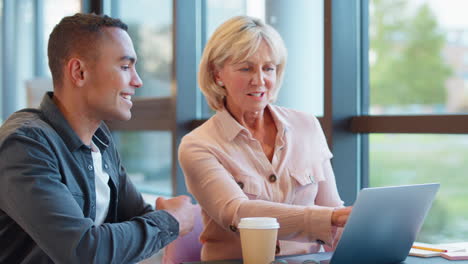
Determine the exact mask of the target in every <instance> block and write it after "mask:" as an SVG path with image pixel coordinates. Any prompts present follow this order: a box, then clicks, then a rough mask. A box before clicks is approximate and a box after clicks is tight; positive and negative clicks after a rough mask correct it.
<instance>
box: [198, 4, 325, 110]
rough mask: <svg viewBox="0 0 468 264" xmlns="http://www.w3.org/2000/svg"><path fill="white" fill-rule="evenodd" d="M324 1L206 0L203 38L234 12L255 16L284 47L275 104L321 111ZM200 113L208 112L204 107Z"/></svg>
mask: <svg viewBox="0 0 468 264" xmlns="http://www.w3.org/2000/svg"><path fill="white" fill-rule="evenodd" d="M323 10H324V3H323V1H308V0H298V1H295V2H294V4H293V5H292V4H291V3H288V2H287V1H286V2H285V1H282V0H259V1H246V0H237V1H229V3H228V4H227V3H226V1H220V0H208V1H207V10H206V12H207V16H206V20H207V22H206V24H207V28H206V30H207V34H206V39H205V41H206V40H208V38H209V37H210V36H211V34H212V33H213V32H214V30H215V29H216V28H217V27H218V26H219V25H220V24H221V23H223V22H224V21H226V20H227V19H229V18H231V17H233V16H236V15H249V16H253V17H257V18H260V19H262V20H263V21H265V22H266V23H268V24H270V25H271V26H273V27H274V28H276V30H278V32H279V33H280V34H281V36H282V38H283V39H284V41H285V44H286V48H287V49H288V62H287V65H286V71H285V77H284V81H283V85H282V88H281V91H280V93H279V95H278V101H277V102H276V104H278V105H281V106H285V107H290V108H294V109H296V110H300V111H305V112H308V113H312V114H314V115H317V116H323V114H324V103H323V102H324V92H323V91H324V89H323V87H324V52H323V51H324V12H323ZM204 114H205V115H204V117H209V116H210V115H211V114H212V113H211V112H210V111H207V110H205V111H204Z"/></svg>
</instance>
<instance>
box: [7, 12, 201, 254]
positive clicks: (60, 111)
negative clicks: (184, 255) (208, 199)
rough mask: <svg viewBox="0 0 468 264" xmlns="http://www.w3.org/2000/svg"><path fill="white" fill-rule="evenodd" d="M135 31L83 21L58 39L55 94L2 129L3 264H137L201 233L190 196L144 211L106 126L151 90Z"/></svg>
mask: <svg viewBox="0 0 468 264" xmlns="http://www.w3.org/2000/svg"><path fill="white" fill-rule="evenodd" d="M126 30H127V26H126V25H125V24H124V23H122V22H121V21H120V20H118V19H113V18H110V17H107V16H97V15H91V14H76V15H74V16H71V17H65V18H63V19H62V21H61V22H60V23H59V24H58V25H57V26H56V27H55V28H54V30H53V32H52V33H51V35H50V39H49V46H48V57H49V67H50V69H51V72H52V78H53V83H54V92H53V93H52V92H50V93H47V94H46V95H45V96H44V99H43V101H42V103H41V106H40V107H39V109H24V110H21V111H18V112H17V113H15V114H13V115H12V116H11V117H10V118H9V119H8V120H7V121H6V122H5V123H4V124H3V126H2V127H1V128H0V157H1V158H0V263H135V262H138V261H140V260H142V259H145V258H148V257H150V256H151V255H152V254H154V253H155V252H157V251H158V250H159V249H161V248H163V247H164V246H165V245H167V244H168V243H170V242H171V241H173V240H174V239H175V238H176V237H177V235H178V234H184V233H187V232H189V231H190V230H191V228H192V227H193V215H192V209H193V205H192V204H191V203H190V199H189V198H188V197H187V196H180V197H176V198H173V199H169V200H164V199H160V200H158V201H157V203H158V207H161V208H162V209H165V210H158V211H154V210H152V208H151V206H150V205H148V204H145V203H144V201H143V199H142V196H141V194H140V193H139V192H138V191H137V190H136V189H135V187H134V185H133V184H132V183H131V182H130V180H129V178H128V176H127V174H126V172H125V169H124V168H123V167H122V164H121V161H120V158H119V156H118V153H117V151H116V147H115V145H114V143H113V141H112V138H111V134H110V132H109V130H108V128H107V127H106V125H105V124H104V123H103V122H102V121H103V120H112V119H117V120H128V119H130V117H131V112H130V108H131V107H132V101H131V97H132V95H133V94H134V93H135V89H137V88H139V87H140V86H141V85H142V81H141V79H140V78H139V76H138V74H137V72H136V70H135V63H136V60H137V59H136V54H135V50H134V48H133V44H132V41H131V39H130V37H129V35H128V34H127V32H126Z"/></svg>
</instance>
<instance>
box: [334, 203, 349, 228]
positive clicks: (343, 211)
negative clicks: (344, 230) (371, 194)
mask: <svg viewBox="0 0 468 264" xmlns="http://www.w3.org/2000/svg"><path fill="white" fill-rule="evenodd" d="M352 210H353V207H352V206H348V207H344V208H335V210H333V213H332V217H331V222H332V226H336V227H344V226H345V224H346V222H347V221H348V217H349V214H351V211H352Z"/></svg>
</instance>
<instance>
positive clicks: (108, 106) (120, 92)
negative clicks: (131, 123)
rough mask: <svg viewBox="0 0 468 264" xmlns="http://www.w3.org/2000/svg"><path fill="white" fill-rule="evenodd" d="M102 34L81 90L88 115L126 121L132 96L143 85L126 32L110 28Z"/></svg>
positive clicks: (99, 118) (129, 113) (128, 116)
mask: <svg viewBox="0 0 468 264" xmlns="http://www.w3.org/2000/svg"><path fill="white" fill-rule="evenodd" d="M103 33H104V34H103V36H102V37H101V39H100V40H99V41H97V43H96V49H97V52H96V54H98V55H97V56H96V58H92V59H94V60H95V61H94V62H93V63H91V64H90V67H89V70H88V71H87V72H86V74H88V76H87V77H88V80H87V82H86V85H85V86H84V87H83V89H84V90H83V91H84V93H85V100H86V103H87V109H88V113H87V114H88V117H90V118H93V119H98V120H129V119H130V118H131V116H132V114H131V112H130V109H131V107H132V101H131V100H132V96H133V95H134V94H135V89H136V88H139V87H141V85H142V81H141V79H140V77H139V76H138V73H137V72H136V69H135V63H136V53H135V50H134V48H133V43H132V40H131V39H130V36H129V35H128V34H127V32H126V31H124V30H122V29H120V28H114V27H110V28H104V29H103Z"/></svg>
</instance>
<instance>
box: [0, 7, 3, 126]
mask: <svg viewBox="0 0 468 264" xmlns="http://www.w3.org/2000/svg"><path fill="white" fill-rule="evenodd" d="M0 57H1V58H3V0H0ZM0 84H2V85H0V94H3V90H2V89H3V88H2V87H3V62H1V63H0ZM2 110H3V106H2V100H0V123H3V118H2Z"/></svg>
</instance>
